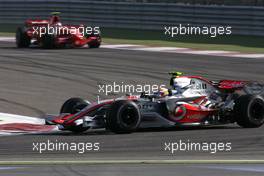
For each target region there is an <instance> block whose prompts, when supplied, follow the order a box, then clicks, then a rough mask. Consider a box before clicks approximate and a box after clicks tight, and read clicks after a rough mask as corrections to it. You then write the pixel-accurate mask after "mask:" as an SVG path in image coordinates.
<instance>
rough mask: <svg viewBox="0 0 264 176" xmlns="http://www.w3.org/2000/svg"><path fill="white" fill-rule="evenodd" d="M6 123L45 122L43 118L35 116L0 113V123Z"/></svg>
mask: <svg viewBox="0 0 264 176" xmlns="http://www.w3.org/2000/svg"><path fill="white" fill-rule="evenodd" d="M7 123H31V124H39V125H41V124H44V123H45V120H44V119H40V118H37V117H29V116H22V115H16V114H8V113H0V125H1V124H7Z"/></svg>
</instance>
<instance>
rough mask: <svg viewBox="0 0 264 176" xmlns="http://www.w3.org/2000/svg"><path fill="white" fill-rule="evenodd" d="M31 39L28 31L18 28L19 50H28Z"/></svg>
mask: <svg viewBox="0 0 264 176" xmlns="http://www.w3.org/2000/svg"><path fill="white" fill-rule="evenodd" d="M30 42H31V39H30V37H29V36H28V35H27V33H26V31H25V30H24V29H23V28H21V27H18V28H17V30H16V45H17V47H18V48H28V47H29V45H30Z"/></svg>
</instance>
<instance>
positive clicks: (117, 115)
mask: <svg viewBox="0 0 264 176" xmlns="http://www.w3.org/2000/svg"><path fill="white" fill-rule="evenodd" d="M140 121H141V115H140V111H139V108H138V106H137V105H136V103H134V102H132V101H128V100H120V101H116V102H114V103H113V104H112V106H111V107H110V109H109V110H108V112H107V116H106V128H108V129H110V130H111V131H112V132H114V133H131V132H133V131H135V130H136V129H137V128H138V126H139V124H140Z"/></svg>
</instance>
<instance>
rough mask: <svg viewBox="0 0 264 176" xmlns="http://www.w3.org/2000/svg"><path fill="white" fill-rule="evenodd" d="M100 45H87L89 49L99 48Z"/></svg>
mask: <svg viewBox="0 0 264 176" xmlns="http://www.w3.org/2000/svg"><path fill="white" fill-rule="evenodd" d="M100 45H101V44H100V43H91V44H88V46H89V48H99V47H100Z"/></svg>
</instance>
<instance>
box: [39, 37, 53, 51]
mask: <svg viewBox="0 0 264 176" xmlns="http://www.w3.org/2000/svg"><path fill="white" fill-rule="evenodd" d="M41 46H42V48H44V49H52V48H55V36H54V35H50V34H45V35H43V37H42V38H41Z"/></svg>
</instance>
